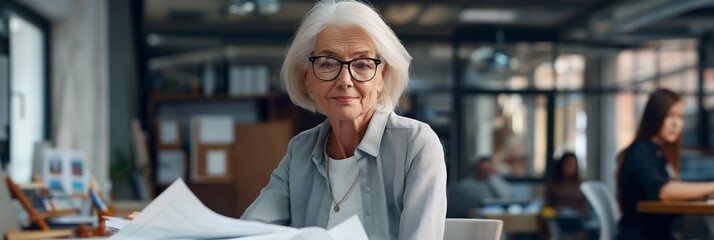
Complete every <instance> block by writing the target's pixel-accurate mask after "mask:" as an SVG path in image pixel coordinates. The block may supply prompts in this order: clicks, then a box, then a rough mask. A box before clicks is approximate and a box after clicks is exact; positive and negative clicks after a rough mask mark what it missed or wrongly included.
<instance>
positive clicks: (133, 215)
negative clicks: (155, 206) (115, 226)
mask: <svg viewBox="0 0 714 240" xmlns="http://www.w3.org/2000/svg"><path fill="white" fill-rule="evenodd" d="M138 216H139V212H137V211H134V212H133V213H131V214H129V216H126V218H128V219H129V220H134V218H136V217H138Z"/></svg>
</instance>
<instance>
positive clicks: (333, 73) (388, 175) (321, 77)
mask: <svg viewBox="0 0 714 240" xmlns="http://www.w3.org/2000/svg"><path fill="white" fill-rule="evenodd" d="M410 60H411V56H410V55H409V53H407V51H406V49H405V48H404V46H402V44H401V43H400V41H399V39H398V38H397V36H396V35H395V34H394V32H393V31H392V30H391V29H390V28H389V27H388V26H387V25H386V24H385V23H384V21H383V20H382V18H381V17H380V16H379V14H377V13H376V12H375V11H374V10H373V9H372V8H371V7H369V6H367V5H365V4H363V3H361V2H356V1H334V0H332V1H320V2H318V3H317V4H316V5H315V6H314V8H313V9H312V10H311V11H310V12H309V13H308V14H307V16H306V17H305V18H304V20H303V22H302V24H301V25H300V27H299V29H298V31H297V33H296V34H295V36H294V39H293V41H292V44H291V45H290V47H289V49H288V52H287V56H286V60H285V62H284V64H283V67H282V72H281V73H282V80H283V82H284V84H285V86H286V87H287V91H288V94H289V96H290V98H291V99H292V101H293V102H294V103H295V104H296V105H298V106H300V107H302V108H305V109H308V110H310V111H318V112H320V113H322V114H324V115H326V116H327V120H326V121H325V122H324V123H322V124H320V125H318V126H317V127H315V128H313V129H310V130H307V131H304V132H302V133H300V134H298V135H297V136H295V137H294V138H293V139H292V140H291V141H290V144H289V146H288V151H287V154H285V157H284V158H283V159H282V161H281V162H280V164H279V165H278V167H277V168H276V169H275V170H274V171H273V174H272V176H271V179H270V181H269V183H268V185H267V186H265V188H263V190H262V191H261V193H260V196H258V198H257V199H256V200H255V202H253V204H252V205H251V206H250V207H249V208H248V209H247V210H246V211H245V213H244V214H243V216H242V219H249V220H258V221H263V222H268V223H275V224H281V225H290V226H293V227H306V226H319V227H324V228H331V227H332V226H335V225H337V224H339V223H340V222H342V221H343V220H346V219H347V218H348V217H351V216H353V215H357V216H358V217H359V219H360V220H361V221H362V223H363V225H364V227H365V230H366V232H367V234H368V235H369V237H370V238H371V239H441V238H442V237H443V231H444V219H445V214H446V167H445V163H444V154H443V149H442V146H441V143H440V142H439V138H438V137H437V136H436V134H435V133H434V131H433V130H432V129H431V128H430V127H429V126H428V125H426V124H424V123H421V122H418V121H415V120H412V119H408V118H404V117H401V116H398V115H397V114H395V113H394V112H393V109H394V108H395V106H396V105H397V102H398V101H399V98H400V96H401V94H402V92H403V91H404V89H405V87H406V86H407V82H408V80H409V79H408V77H409V74H408V69H409V63H410Z"/></svg>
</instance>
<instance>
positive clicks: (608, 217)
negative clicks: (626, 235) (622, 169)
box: [580, 181, 621, 240]
mask: <svg viewBox="0 0 714 240" xmlns="http://www.w3.org/2000/svg"><path fill="white" fill-rule="evenodd" d="M580 190H581V191H582V192H583V195H585V198H586V199H587V200H588V202H589V203H590V206H592V208H593V210H594V211H595V214H596V215H597V219H598V222H600V239H601V240H603V239H607V240H609V239H614V238H615V235H617V222H618V221H620V217H621V214H620V209H619V207H618V204H617V199H615V194H614V192H613V191H612V190H610V188H608V187H607V185H605V184H604V183H602V182H600V181H586V182H583V183H582V184H580Z"/></svg>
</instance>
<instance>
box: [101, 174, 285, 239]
mask: <svg viewBox="0 0 714 240" xmlns="http://www.w3.org/2000/svg"><path fill="white" fill-rule="evenodd" d="M291 229H294V228H290V227H284V226H277V225H270V224H266V223H260V222H254V221H245V220H240V219H233V218H229V217H226V216H222V215H219V214H217V213H215V212H213V211H211V210H210V209H208V208H207V207H206V206H204V205H203V204H202V203H201V201H200V200H198V198H197V197H196V196H195V195H193V193H191V191H190V190H189V189H188V187H187V186H186V183H184V181H183V180H181V179H178V180H176V181H175V182H174V183H173V184H171V186H169V187H168V188H167V189H166V190H165V191H164V192H163V193H161V195H159V196H158V197H157V198H156V199H154V201H152V202H151V203H150V204H149V205H148V206H146V208H144V210H142V211H141V213H140V214H139V216H138V217H136V218H135V219H134V220H132V221H131V222H130V223H129V224H127V225H126V226H124V227H123V228H122V229H121V230H120V231H119V232H117V233H116V234H114V235H113V236H112V237H111V238H110V239H212V238H213V239H215V238H234V237H246V236H255V235H264V234H272V233H278V232H283V231H290V230H291Z"/></svg>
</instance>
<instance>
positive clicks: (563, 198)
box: [545, 152, 590, 239]
mask: <svg viewBox="0 0 714 240" xmlns="http://www.w3.org/2000/svg"><path fill="white" fill-rule="evenodd" d="M581 182H582V180H581V179H580V171H579V170H578V158H577V156H575V154H574V153H571V152H566V153H563V155H562V156H561V157H560V159H559V160H558V161H557V162H556V163H555V171H554V172H553V175H552V177H551V178H550V180H548V182H547V184H546V190H545V191H546V194H545V206H546V207H551V208H553V209H555V210H557V213H558V215H557V217H556V218H555V219H554V220H555V222H556V223H557V225H558V227H559V230H560V231H561V233H563V234H577V235H575V237H577V238H578V239H585V238H587V232H586V231H585V230H586V229H585V221H586V220H587V219H588V218H589V217H590V206H589V205H588V201H587V199H585V196H583V193H582V192H581V191H580V183H581Z"/></svg>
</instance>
